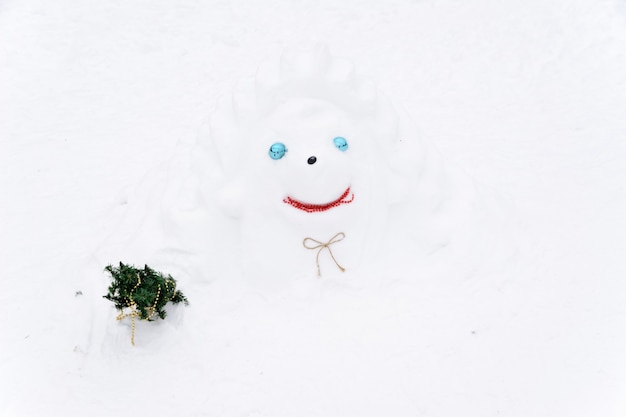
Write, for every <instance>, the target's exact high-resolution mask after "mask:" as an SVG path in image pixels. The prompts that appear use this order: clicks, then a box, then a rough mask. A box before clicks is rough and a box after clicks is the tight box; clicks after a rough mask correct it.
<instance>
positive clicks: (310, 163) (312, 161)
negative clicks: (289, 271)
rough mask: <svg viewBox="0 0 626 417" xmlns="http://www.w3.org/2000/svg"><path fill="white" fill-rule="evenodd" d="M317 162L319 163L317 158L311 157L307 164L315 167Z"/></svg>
mask: <svg viewBox="0 0 626 417" xmlns="http://www.w3.org/2000/svg"><path fill="white" fill-rule="evenodd" d="M315 161H317V158H316V157H314V156H311V157H309V159H308V160H307V163H308V164H309V165H313V164H314V163H315Z"/></svg>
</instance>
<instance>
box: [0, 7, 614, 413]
mask: <svg viewBox="0 0 626 417" xmlns="http://www.w3.org/2000/svg"><path fill="white" fill-rule="evenodd" d="M309 41H322V42H324V43H326V44H327V45H328V46H329V48H330V50H331V52H332V53H333V55H337V56H340V57H344V58H347V59H349V60H350V61H352V62H353V63H354V64H355V67H356V69H357V71H358V72H359V73H361V74H363V75H365V76H366V77H368V78H370V79H371V80H373V81H374V82H375V83H376V84H377V85H378V87H379V88H380V89H381V90H382V91H383V92H384V93H386V95H387V96H388V97H390V99H391V101H392V102H393V103H394V104H395V105H396V106H398V107H404V108H405V109H406V111H407V113H408V114H409V115H410V116H411V118H412V119H413V120H414V122H415V123H416V125H417V126H418V127H419V130H420V135H421V140H422V141H424V142H425V143H428V144H429V145H431V146H433V147H435V148H437V149H438V150H439V153H440V154H441V157H442V159H443V160H444V162H445V164H444V167H445V168H444V169H446V170H448V172H463V173H464V175H466V176H467V178H472V179H473V181H474V182H475V184H478V185H479V186H480V188H481V189H484V190H489V191H488V194H490V195H492V196H493V197H494V198H493V199H485V200H484V201H501V202H502V204H501V205H500V203H498V207H496V203H489V204H493V205H492V206H489V205H488V204H487V203H486V204H487V205H486V206H485V207H483V208H484V209H485V210H487V211H489V210H493V211H494V212H496V211H500V212H501V211H502V210H504V217H505V218H506V219H507V220H508V226H509V227H507V228H503V229H502V230H501V232H500V234H499V235H498V234H497V233H496V242H500V243H498V244H497V245H500V244H501V245H502V246H503V247H505V246H506V247H512V251H511V252H512V253H513V255H511V256H509V257H507V258H506V259H504V260H501V259H496V258H495V257H494V258H493V262H490V257H489V256H488V255H487V256H486V257H485V258H484V259H481V260H480V262H478V263H480V267H468V263H467V262H466V261H467V259H464V258H463V256H461V255H460V254H459V253H456V254H455V253H452V254H450V255H449V256H448V257H445V256H440V257H436V256H435V257H433V259H431V260H428V259H426V262H411V259H407V260H406V262H400V263H397V264H394V265H384V268H383V270H384V271H385V272H384V274H383V276H374V274H378V272H371V273H369V274H368V273H367V272H364V271H361V273H362V275H361V276H357V275H356V274H353V275H346V277H345V279H342V277H334V276H333V277H331V278H328V279H325V278H323V277H322V278H321V279H312V280H308V281H307V280H301V281H298V283H297V284H294V283H285V288H284V290H277V289H274V288H265V289H263V288H260V289H259V288H258V286H256V287H255V286H251V285H248V284H247V283H246V282H245V280H244V281H243V282H242V280H240V279H238V278H237V277H236V275H237V274H236V273H235V272H234V270H235V268H232V269H231V268H229V267H228V263H227V262H223V263H219V262H212V259H217V258H220V259H221V258H226V259H228V256H231V255H232V252H229V253H226V254H225V252H223V251H229V250H231V249H232V248H230V247H229V246H228V242H229V236H223V235H222V234H223V233H227V232H228V230H227V229H226V227H225V226H224V225H223V224H222V219H221V218H218V217H215V219H214V220H213V221H211V219H212V217H211V216H212V214H211V213H208V214H207V213H205V215H206V216H205V218H204V219H203V220H202V222H201V223H199V224H202V225H203V228H202V229H200V230H196V231H194V232H193V233H189V234H186V232H184V231H182V232H181V231H180V230H177V229H176V228H172V227H171V226H170V227H167V225H165V226H164V225H162V224H161V225H160V224H159V218H158V212H159V207H161V205H163V204H167V197H170V194H168V193H167V192H165V191H163V190H166V189H167V185H168V184H170V183H172V182H173V183H176V181H177V179H179V178H180V177H182V176H183V175H182V174H181V172H179V171H177V169H178V165H177V164H176V163H172V162H171V161H172V155H175V154H177V152H179V149H180V147H181V144H185V143H192V142H193V141H194V140H195V138H196V137H197V135H198V131H200V130H201V126H203V125H204V124H205V123H206V121H207V120H208V117H209V115H210V114H211V113H212V112H213V111H214V109H215V107H216V103H217V99H218V98H219V97H221V96H224V95H227V94H230V91H231V90H232V88H233V86H234V85H235V84H236V82H237V81H238V79H240V78H242V77H247V76H252V75H254V73H255V71H256V68H257V66H258V64H259V63H260V62H261V61H262V60H264V59H266V58H267V57H271V56H278V55H280V54H281V52H282V51H283V49H284V48H285V47H292V48H293V47H296V48H298V46H299V45H301V44H304V43H307V42H309ZM625 143H626V3H625V2H624V1H623V0H619V1H618V0H615V1H598V0H572V1H566V0H559V1H557V0H552V1H542V0H528V1H514V0H510V1H495V0H474V1H467V2H461V1H456V0H431V1H427V0H424V1H400V0H394V1H386V2H373V1H372V2H370V1H342V2H337V1H334V2H333V1H328V0H323V1H304V0H302V1H277V0H271V1H266V2H252V1H243V0H239V1H207V2H200V1H197V0H195V1H194V0H181V1H178V2H167V1H147V0H127V1H123V2H122V1H107V2H96V1H88V0H78V1H56V2H51V1H35V0H26V1H19V2H18V1H11V0H6V1H3V2H1V3H0V274H1V278H0V283H1V284H2V285H1V286H0V415H1V416H3V417H4V416H6V417H26V416H44V415H47V416H53V415H65V416H86V415H89V416H112V415H119V414H122V413H125V414H134V415H135V414H142V415H152V416H211V417H213V416H241V417H244V416H247V417H260V416H266V417H277V416H307V417H308V416H324V417H328V416H382V415H386V416H441V417H456V416H464V417H465V416H472V417H474V416H476V417H478V416H481V417H482V416H518V417H530V416H532V417H538V416H551V417H553V416H568V417H569V416H581V417H582V416H602V417H618V416H621V417H623V416H625V415H626V328H625V325H626V283H625V282H624V280H625V278H626V261H625V256H624V255H625V250H626V238H625V237H624V236H625V234H626V188H625V184H626V145H625ZM183 168H184V167H183ZM181 169H182V168H181ZM174 188H175V187H174ZM479 208H480V207H479ZM155 216H156V219H155ZM207 216H208V217H207ZM207 218H208V220H207ZM404 220H405V221H406V222H411V221H412V218H411V216H410V215H407V216H406V219H404ZM207 224H208V226H209V227H206V228H205V227H204V226H206V225H207ZM121 225H123V227H122V226H121ZM129 225H130V226H129ZM456 227H457V228H461V229H463V228H467V230H470V229H471V228H472V227H476V225H472V224H466V225H463V224H461V225H457V226H456ZM205 229H206V230H205ZM458 231H459V232H463V231H464V230H458ZM138 235H141V236H143V239H144V240H143V242H149V243H142V244H135V246H133V244H132V242H134V241H136V239H137V238H136V236H138ZM203 239H205V240H206V241H208V242H213V243H215V242H216V241H217V242H222V241H223V242H225V245H224V249H222V248H221V247H220V245H219V244H218V245H215V244H214V245H213V246H207V248H209V247H210V248H211V249H210V250H209V249H207V251H206V253H203V252H202V250H201V248H202V246H201V245H200V244H199V242H200V243H201V242H202V240H203ZM222 239H223V240H222ZM272 239H273V238H272V237H269V238H268V245H271V244H272ZM274 239H275V237H274ZM484 242H485V241H484V240H483V239H482V236H480V234H477V235H476V239H475V241H474V242H473V245H474V246H475V247H477V248H478V249H482V248H483V246H485V248H486V245H487V243H484ZM189 248H191V249H189ZM198 248H200V249H198ZM393 249H394V248H391V250H393ZM398 249H400V248H398ZM444 250H445V249H444ZM486 252H487V253H490V249H489V250H486ZM457 256H458V258H456V257H457ZM277 257H279V254H277ZM466 258H467V257H466ZM186 259H195V260H198V259H200V260H205V261H206V265H208V266H206V265H205V266H202V265H204V264H202V262H200V263H199V264H198V263H196V264H193V263H192V262H190V263H189V264H188V265H187V264H186V263H185V260H186ZM118 261H124V262H129V263H134V264H136V265H142V264H143V263H148V264H150V265H154V266H160V265H162V266H167V265H173V268H174V269H173V270H172V271H171V272H172V274H173V275H174V276H175V278H178V282H179V288H180V289H182V290H183V291H184V293H185V294H186V295H187V296H188V297H189V300H190V302H191V305H190V306H188V307H176V308H171V309H169V315H168V317H167V319H166V320H165V321H160V322H155V323H143V322H142V323H138V326H137V334H136V339H137V345H136V346H134V347H133V346H131V345H130V325H129V323H128V322H123V323H120V322H117V321H116V320H115V315H116V312H115V310H114V308H113V305H112V304H111V303H110V302H109V301H107V300H104V299H103V298H102V295H104V294H105V293H106V288H107V285H108V283H109V282H110V280H109V278H108V277H107V276H106V274H105V273H104V272H103V268H104V267H105V266H106V265H107V264H108V263H115V262H118ZM422 261H424V260H422ZM470 264H471V262H470ZM198 265H200V266H198ZM176 268H178V270H176ZM175 272H178V275H177V274H176V273H175Z"/></svg>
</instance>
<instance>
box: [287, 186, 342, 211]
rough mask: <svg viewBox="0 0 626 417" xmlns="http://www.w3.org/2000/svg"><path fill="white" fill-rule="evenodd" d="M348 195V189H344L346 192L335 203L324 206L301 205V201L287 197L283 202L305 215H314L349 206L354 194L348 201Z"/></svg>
mask: <svg viewBox="0 0 626 417" xmlns="http://www.w3.org/2000/svg"><path fill="white" fill-rule="evenodd" d="M349 194H350V187H348V188H347V189H346V191H344V192H343V194H341V197H339V198H338V199H336V200H335V201H331V202H330V203H326V204H309V203H303V202H302V201H298V200H296V199H294V198H291V197H289V196H287V197H286V198H285V199H284V200H283V202H284V203H287V204H289V205H290V206H292V207H295V208H297V209H298V210H302V211H306V212H307V213H316V212H320V211H326V210H330V209H331V208H333V207H337V206H340V205H342V204H350V203H352V202H353V201H354V194H352V196H351V197H350V199H349V200H348V195H349Z"/></svg>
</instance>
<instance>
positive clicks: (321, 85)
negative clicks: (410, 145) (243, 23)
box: [212, 46, 404, 220]
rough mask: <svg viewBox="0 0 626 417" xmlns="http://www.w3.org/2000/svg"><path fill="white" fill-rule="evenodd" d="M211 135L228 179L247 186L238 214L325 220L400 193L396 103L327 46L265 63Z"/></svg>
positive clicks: (225, 107) (224, 109)
mask: <svg viewBox="0 0 626 417" xmlns="http://www.w3.org/2000/svg"><path fill="white" fill-rule="evenodd" d="M212 138H213V141H214V145H215V148H216V150H217V153H218V154H219V160H220V163H221V168H222V172H223V175H224V177H223V178H224V180H225V183H226V184H228V183H229V181H232V180H235V179H236V180H237V181H239V182H240V183H241V184H244V186H243V188H242V191H241V193H240V195H239V196H238V198H239V199H240V200H241V202H239V203H236V204H231V206H236V207H234V209H233V211H235V212H238V213H240V214H245V212H246V210H248V209H251V210H256V211H259V210H261V211H268V212H269V211H271V212H273V213H280V214H282V215H284V216H287V217H288V218H296V219H297V220H302V219H303V217H302V216H303V215H307V216H308V217H304V218H314V217H315V218H319V217H324V218H327V217H329V216H331V215H337V214H338V213H350V212H351V211H354V210H357V209H358V210H370V211H371V210H374V209H376V210H378V212H381V207H382V206H384V205H387V204H388V203H391V202H394V201H399V200H401V199H402V195H401V194H402V192H398V190H401V189H402V188H403V187H402V184H401V183H403V182H404V179H402V178H399V176H398V175H397V174H398V169H397V168H398V164H397V163H395V161H394V159H395V158H396V156H397V155H400V154H402V150H401V148H402V143H401V142H402V141H401V138H400V136H399V134H398V120H397V117H396V113H395V111H394V109H393V108H392V107H391V106H390V105H389V104H388V103H387V102H386V100H385V99H384V98H383V97H382V95H381V94H380V93H379V92H378V91H377V89H376V88H374V87H373V86H372V85H371V84H369V83H368V82H366V81H364V80H361V79H360V78H358V77H357V76H356V74H355V71H354V69H353V67H352V65H351V64H350V63H349V62H347V61H344V60H341V59H337V58H334V57H331V56H330V54H329V52H328V49H327V48H326V47H325V46H316V47H314V48H312V49H308V50H287V51H285V52H284V53H283V55H282V56H281V57H280V59H278V60H270V61H268V62H266V63H264V64H262V65H261V67H260V68H259V70H258V72H257V74H256V77H255V78H254V79H249V80H244V81H243V82H241V83H240V84H239V86H238V87H237V88H236V89H235V92H234V94H233V96H232V99H230V100H227V101H226V102H225V103H222V105H221V106H220V107H219V110H218V112H217V113H216V114H215V115H214V117H213V118H212ZM400 177H402V175H401V176H400ZM226 187H227V188H228V187H230V185H227V186H226ZM237 207H242V208H240V209H238V208H237ZM346 215H348V214H346Z"/></svg>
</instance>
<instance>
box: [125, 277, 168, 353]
mask: <svg viewBox="0 0 626 417" xmlns="http://www.w3.org/2000/svg"><path fill="white" fill-rule="evenodd" d="M139 285H141V277H140V276H139V274H137V284H135V286H134V287H133V289H132V290H131V291H130V294H129V295H128V305H129V306H130V313H124V310H119V314H118V315H117V317H116V319H117V320H118V321H119V320H123V319H125V318H126V317H130V327H131V336H130V343H131V344H132V345H133V346H135V317H139V318H140V319H141V314H139V313H138V312H137V303H136V302H135V300H133V293H134V292H135V290H136V289H137V288H138V287H139ZM158 285H159V288H158V289H157V295H156V298H155V299H154V303H153V304H152V306H151V307H148V310H149V311H150V314H149V315H148V318H146V319H142V320H150V319H151V318H152V317H153V316H154V315H155V314H156V306H157V303H158V301H159V297H160V296H161V284H158ZM165 288H166V289H167V291H169V289H170V288H169V285H168V282H167V281H165ZM174 290H176V283H174ZM168 301H169V300H168Z"/></svg>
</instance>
